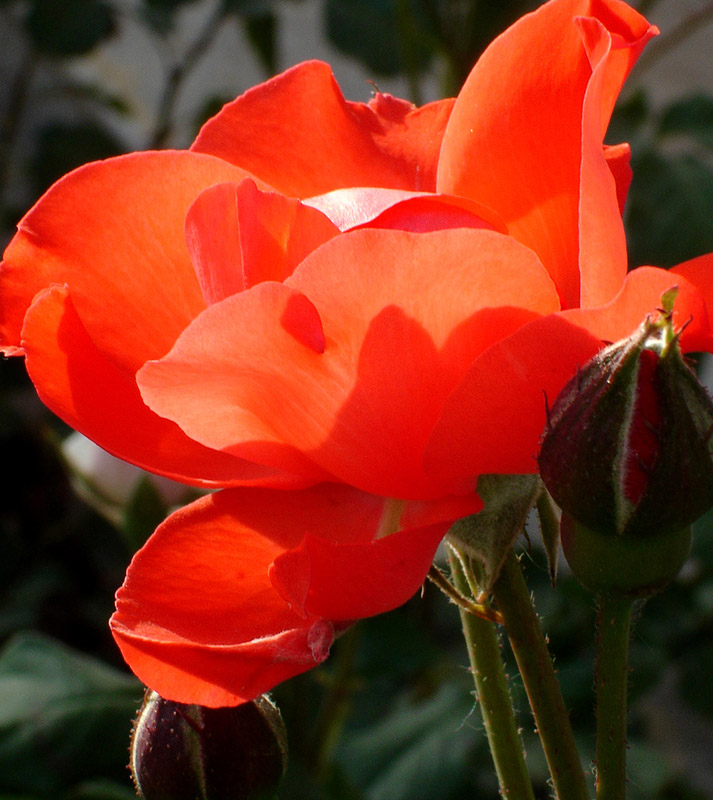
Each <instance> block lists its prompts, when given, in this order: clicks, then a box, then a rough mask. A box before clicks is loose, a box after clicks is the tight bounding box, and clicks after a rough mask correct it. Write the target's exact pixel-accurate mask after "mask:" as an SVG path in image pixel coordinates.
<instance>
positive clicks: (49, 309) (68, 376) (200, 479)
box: [23, 286, 322, 488]
mask: <svg viewBox="0 0 713 800" xmlns="http://www.w3.org/2000/svg"><path fill="white" fill-rule="evenodd" d="M23 333H24V337H25V339H24V341H23V344H24V346H25V349H26V351H27V370H28V372H29V374H30V377H31V378H32V380H33V381H34V383H35V386H36V387H37V392H38V394H39V396H40V399H41V400H42V401H43V402H44V403H45V404H46V405H47V406H48V407H49V408H51V409H52V410H53V411H54V412H55V413H56V414H57V415H59V416H60V417H61V418H62V419H63V420H64V421H65V422H66V423H67V424H68V425H71V426H72V427H73V428H76V429H77V430H78V431H81V432H82V433H83V434H85V436H88V437H89V438H91V439H93V440H94V441H95V442H97V443H98V444H100V445H101V446H102V447H103V448H104V449H105V450H108V451H109V452H110V453H113V454H114V455H116V456H118V457H119V458H122V459H124V460H125V461H130V462H131V463H133V464H137V465H138V466H140V467H143V468H144V469H148V470H151V471H152V472H158V473H160V474H162V475H167V476H168V477H170V478H174V479H176V480H180V481H183V482H185V483H193V484H195V485H198V486H215V485H221V486H230V485H238V484H240V485H257V486H275V487H278V486H279V487H285V488H291V487H302V486H305V485H307V484H309V483H311V482H312V481H310V480H309V479H307V480H305V478H304V477H298V476H295V475H291V474H289V473H285V472H281V471H278V470H274V469H269V468H265V467H261V466H259V465H257V464H252V463H250V462H247V461H244V460H243V459H240V458H236V457H235V456H231V455H229V454H227V453H220V452H216V451H215V450H209V449H208V448H206V447H204V446H203V445H201V444H199V443H198V442H194V441H192V440H190V439H189V438H188V437H187V436H186V435H185V434H184V433H183V431H181V429H180V428H179V427H178V426H177V425H175V424H174V423H173V422H170V421H168V420H165V419H162V418H161V417H158V416H156V414H154V413H153V412H152V411H150V410H149V409H148V408H147V407H146V406H145V405H144V403H143V401H142V400H141V396H140V395H139V391H138V387H137V386H136V380H135V376H134V374H133V373H131V372H125V371H123V370H121V369H119V368H117V366H116V365H115V364H114V362H113V361H111V360H110V359H108V358H106V356H105V355H104V354H103V353H102V352H101V351H100V350H98V349H97V348H96V346H95V345H94V343H93V342H92V340H91V339H90V338H89V336H88V334H87V332H86V330H85V329H84V327H83V325H82V322H81V320H80V319H79V317H78V316H77V313H76V311H75V310H74V306H73V305H72V300H71V297H70V296H69V294H68V291H67V289H66V287H60V286H55V287H53V288H52V289H48V290H45V291H44V292H42V293H41V294H40V295H38V296H37V298H36V299H35V301H34V303H33V304H32V306H31V307H30V310H29V311H28V312H27V316H26V318H25V326H24V329H23ZM318 477H322V473H319V472H318V471H316V470H315V478H318Z"/></svg>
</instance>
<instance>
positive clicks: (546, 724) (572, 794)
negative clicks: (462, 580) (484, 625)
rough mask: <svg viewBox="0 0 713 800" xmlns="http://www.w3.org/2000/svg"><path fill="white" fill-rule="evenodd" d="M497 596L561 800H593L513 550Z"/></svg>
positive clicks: (494, 590)
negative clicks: (590, 796)
mask: <svg viewBox="0 0 713 800" xmlns="http://www.w3.org/2000/svg"><path fill="white" fill-rule="evenodd" d="M493 595H494V597H495V601H496V603H497V605H498V608H499V610H500V612H501V613H502V615H503V618H504V619H505V630H506V631H507V634H508V638H509V639H510V645H511V647H512V650H513V654H514V655H515V660H516V661H517V665H518V668H519V670H520V675H521V676H522V680H523V683H524V684H525V690H526V692H527V697H528V699H529V701H530V707H531V709H532V714H533V716H534V718H535V723H536V725H537V731H538V734H539V736H540V741H541V742H542V747H543V748H544V751H545V757H546V758H547V764H548V766H549V768H550V775H551V776H552V783H553V785H554V788H555V792H556V796H557V798H558V800H589V792H588V790H587V784H586V781H585V778H584V771H583V770H582V765H581V762H580V759H579V753H578V752H577V746H576V744H575V741H574V735H573V733H572V726H571V724H570V721H569V714H568V712H567V707H566V706H565V704H564V699H563V697H562V692H561V690H560V686H559V682H558V680H557V675H556V673H555V669H554V665H553V664H552V658H551V656H550V653H549V650H548V649H547V644H546V643H545V639H544V636H543V634H542V628H541V627H540V621H539V619H538V617H537V613H536V612H535V608H534V606H533V604H532V598H531V597H530V592H529V590H528V587H527V584H526V583H525V578H524V577H523V574H522V570H521V568H520V562H519V560H518V558H517V556H516V555H515V553H514V551H513V550H511V551H510V553H509V554H508V557H507V558H506V560H505V564H504V565H503V568H502V571H501V573H500V576H499V577H498V580H497V581H496V582H495V586H494V587H493Z"/></svg>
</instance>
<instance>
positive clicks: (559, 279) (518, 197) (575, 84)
mask: <svg viewBox="0 0 713 800" xmlns="http://www.w3.org/2000/svg"><path fill="white" fill-rule="evenodd" d="M580 15H583V16H591V17H594V18H595V19H594V20H589V21H588V20H583V21H582V23H583V27H584V28H586V29H587V32H590V31H589V28H591V24H595V25H596V26H597V29H598V31H599V39H598V40H597V37H592V36H588V35H585V36H584V41H583V38H582V31H581V30H580V26H579V25H577V24H576V23H575V18H576V17H578V16H580ZM597 20H598V21H597ZM590 23H591V24H590ZM600 23H601V24H600ZM653 32H654V29H652V28H650V27H649V26H648V24H647V23H646V21H645V20H644V19H643V17H641V16H639V15H638V14H637V13H636V12H635V11H634V10H633V9H631V8H629V7H628V6H626V5H625V4H624V3H621V2H618V0H552V2H549V3H546V4H545V5H544V6H542V7H541V8H539V9H538V10H537V11H535V12H533V13H532V14H528V15H526V16H525V17H523V18H522V19H521V20H520V21H519V22H517V23H516V24H515V25H513V26H512V27H511V28H509V29H508V30H507V31H506V32H505V33H504V34H503V35H502V36H500V37H499V38H498V39H496V40H495V41H494V42H493V44H492V45H491V46H490V47H489V48H488V49H487V50H486V51H485V53H484V54H483V56H482V57H481V59H480V60H479V61H478V63H477V64H476V66H475V68H474V69H473V71H472V72H471V74H470V76H469V78H468V80H467V81H466V83H465V85H464V87H463V89H462V90H461V92H460V94H459V95H458V100H457V102H456V106H455V108H454V109H453V113H452V115H451V119H450V121H449V124H448V128H447V130H446V134H445V136H444V139H443V147H442V151H441V158H440V162H439V167H438V182H437V186H438V190H439V191H442V192H446V193H449V194H461V195H464V196H466V197H470V198H472V199H474V200H477V201H479V202H481V203H484V204H485V205H487V206H490V207H491V208H493V209H495V210H496V211H498V212H499V213H500V214H501V215H502V216H503V218H504V219H505V221H506V223H508V226H509V230H510V233H511V234H512V235H513V236H515V237H516V238H518V239H519V240H520V241H522V242H523V243H525V244H527V245H528V246H530V247H532V248H533V249H534V250H535V251H536V252H537V253H538V255H539V256H540V258H541V260H542V262H543V264H544V265H545V266H546V267H547V269H548V270H549V271H550V274H551V275H552V277H553V278H554V280H555V283H556V284H557V286H558V290H559V293H560V297H561V299H562V303H563V305H564V306H565V307H567V306H576V305H578V304H579V300H580V286H579V272H578V269H577V265H578V263H579V257H580V246H581V247H582V248H583V249H582V253H581V254H582V256H584V255H585V253H586V255H587V257H592V256H596V255H597V240H595V241H593V242H592V241H590V239H591V236H590V233H589V231H590V227H591V226H590V224H589V220H590V219H591V220H594V221H596V220H597V219H599V218H600V215H601V218H602V220H603V221H604V224H605V228H606V230H607V231H610V235H611V230H612V226H614V227H615V228H618V227H620V222H618V223H617V222H616V216H615V214H614V210H615V209H616V198H615V188H614V184H613V181H612V177H611V174H610V172H609V170H607V169H606V167H605V166H604V165H603V160H602V157H601V144H602V135H603V132H604V129H605V128H606V124H607V122H608V119H609V115H610V113H611V108H612V105H613V101H614V99H615V97H616V94H617V93H618V91H619V88H620V87H621V84H622V82H623V80H624V78H625V76H626V74H627V72H628V70H629V69H630V67H631V65H632V64H633V62H634V60H635V59H636V57H637V55H638V53H639V52H640V50H641V48H642V47H643V45H644V43H645V41H646V40H647V39H648V38H649V37H650V36H651V35H652V34H653ZM593 72H594V73H595V75H594V83H593V85H592V87H591V88H590V82H591V81H592V79H593ZM587 94H588V95H589V96H588V97H586V95H587ZM597 148H598V149H597ZM585 187H586V190H587V191H588V192H593V197H594V198H595V199H594V200H593V201H592V203H591V205H589V204H588V205H587V207H586V208H584V209H583V213H585V217H586V220H585V222H586V224H585V233H584V234H583V237H584V238H583V239H582V242H581V243H580V241H579V239H578V234H579V222H580V206H579V204H580V197H581V196H582V195H583V192H584V190H585ZM587 202H588V201H587ZM615 223H616V224H615ZM614 233H615V234H616V238H617V239H618V244H617V247H616V251H617V253H618V255H617V258H616V264H615V267H616V269H615V272H617V274H618V271H620V270H621V268H622V263H621V262H622V258H623V250H621V243H622V241H623V239H622V237H621V235H620V233H617V231H616V230H614ZM600 244H602V243H601V242H600ZM603 244H605V245H608V242H606V241H604V242H603ZM620 251H621V252H620ZM597 258H598V256H597ZM601 260H603V259H601ZM607 269H609V267H607ZM606 275H607V280H606V281H605V284H606V285H605V287H604V286H603V287H601V288H600V287H598V288H597V289H596V291H597V292H599V291H604V290H605V289H606V291H611V287H610V284H611V283H612V281H613V278H610V277H609V273H608V272H607V273H606ZM587 291H589V290H587ZM610 296H611V295H610ZM606 299H609V298H606Z"/></svg>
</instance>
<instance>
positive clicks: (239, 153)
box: [191, 61, 453, 197]
mask: <svg viewBox="0 0 713 800" xmlns="http://www.w3.org/2000/svg"><path fill="white" fill-rule="evenodd" d="M452 105H453V101H451V100H443V101H440V102H436V103H430V104H429V105H427V106H424V107H423V108H414V106H412V105H411V104H410V103H407V102H406V101H404V100H397V99H396V98H394V97H391V96H390V95H377V96H376V97H375V98H374V99H373V100H372V101H371V102H370V103H369V105H364V104H362V103H350V102H347V101H345V100H344V97H343V96H342V93H341V92H340V91H339V87H338V86H337V84H336V82H335V80H334V78H333V77H332V73H331V71H330V68H329V66H328V65H327V64H323V63H321V62H319V61H308V62H305V63H303V64H298V65H297V66H295V67H292V68H291V69H289V70H287V71H286V72H284V73H282V74H281V75H278V76H277V77H275V78H273V79H272V80H269V81H267V83H263V84H261V85H260V86H256V87H254V88H253V89H250V90H249V91H247V92H245V94H243V95H242V96H241V97H239V98H238V99H237V100H234V101H233V102H232V103H228V105H226V106H225V107H224V108H223V110H222V111H221V112H220V113H219V114H218V115H217V116H216V117H214V118H213V119H212V120H209V121H208V122H207V123H206V124H205V125H204V126H203V128H202V129H201V132H200V134H199V135H198V138H197V139H196V141H195V143H194V144H193V146H192V148H191V149H192V150H194V151H196V152H201V153H211V154H213V155H216V156H219V157H220V158H223V159H225V160H226V161H229V162H231V163H233V164H236V165H238V166H239V167H242V168H243V169H245V170H247V171H249V172H251V173H252V174H253V175H256V176H258V177H260V178H262V179H264V180H265V181H267V182H268V183H269V184H270V185H271V186H274V187H275V189H277V190H278V191H280V192H282V193H283V194H286V195H289V196H293V197H309V196H311V195H317V194H323V193H324V192H329V191H331V190H332V189H340V188H343V187H347V186H385V187H390V188H395V189H415V190H418V191H433V190H434V188H435V184H436V180H435V175H436V164H437V161H438V153H439V151H440V147H441V139H442V137H443V131H444V129H445V126H446V122H447V121H448V115H449V114H450V111H451V108H452Z"/></svg>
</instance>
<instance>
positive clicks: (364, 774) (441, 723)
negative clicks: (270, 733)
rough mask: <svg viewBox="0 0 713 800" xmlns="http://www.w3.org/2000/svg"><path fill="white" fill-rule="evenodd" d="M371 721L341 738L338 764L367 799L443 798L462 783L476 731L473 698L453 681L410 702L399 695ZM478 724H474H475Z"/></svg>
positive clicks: (411, 699) (476, 738)
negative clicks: (363, 791) (360, 788)
mask: <svg viewBox="0 0 713 800" xmlns="http://www.w3.org/2000/svg"><path fill="white" fill-rule="evenodd" d="M392 709H393V710H392V711H391V712H390V713H388V714H385V715H383V716H382V717H381V718H380V720H379V722H378V723H377V724H375V725H370V726H368V727H364V728H363V729H361V730H359V731H358V732H355V733H354V734H351V735H347V736H345V737H344V739H343V742H342V746H341V747H340V751H339V759H340V763H342V765H343V767H344V770H345V772H346V773H347V774H348V775H350V776H351V777H352V778H353V780H354V782H355V783H356V784H357V785H358V786H365V785H366V786H368V790H367V792H366V794H367V796H368V797H369V798H370V800H432V798H434V797H449V796H451V794H452V793H453V792H454V790H455V789H457V788H459V787H461V786H463V784H465V783H466V782H467V776H468V774H469V772H470V769H471V765H470V754H471V753H472V752H473V750H474V748H475V747H476V745H477V743H478V741H479V739H480V735H479V734H476V733H474V730H473V728H474V727H475V726H476V724H475V723H471V722H470V721H469V717H470V714H471V712H472V709H473V699H472V696H471V695H470V693H469V692H467V691H465V690H464V688H463V686H461V685H458V683H448V684H444V685H443V686H442V687H441V688H440V689H439V690H438V691H437V692H436V693H434V694H433V695H430V696H429V697H427V698H425V699H421V700H417V701H415V700H414V699H413V698H409V697H406V696H402V697H401V698H400V699H399V700H398V701H397V704H396V705H395V706H394V707H392ZM477 727H478V728H479V727H480V723H479V722H478V723H477Z"/></svg>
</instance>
